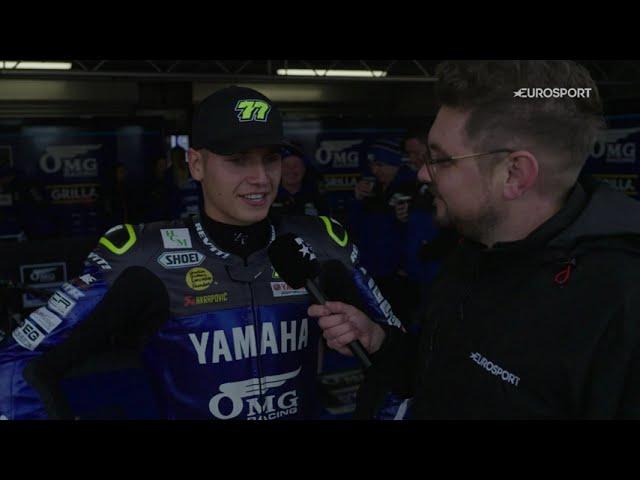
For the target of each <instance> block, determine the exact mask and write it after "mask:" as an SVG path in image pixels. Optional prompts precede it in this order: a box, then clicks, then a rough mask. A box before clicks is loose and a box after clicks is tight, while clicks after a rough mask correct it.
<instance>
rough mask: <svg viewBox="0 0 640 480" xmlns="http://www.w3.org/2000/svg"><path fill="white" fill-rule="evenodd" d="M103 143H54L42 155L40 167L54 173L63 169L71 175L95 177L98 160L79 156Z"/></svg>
mask: <svg viewBox="0 0 640 480" xmlns="http://www.w3.org/2000/svg"><path fill="white" fill-rule="evenodd" d="M100 147H102V145H52V146H49V147H47V150H46V152H45V153H44V154H43V155H42V157H40V169H41V170H42V171H43V172H44V173H48V174H54V173H58V172H59V171H60V170H62V172H63V175H64V176H65V177H67V178H69V177H95V176H97V175H98V161H97V160H96V159H95V158H79V157H81V156H83V155H86V154H87V153H89V152H90V151H92V150H97V149H98V148H100Z"/></svg>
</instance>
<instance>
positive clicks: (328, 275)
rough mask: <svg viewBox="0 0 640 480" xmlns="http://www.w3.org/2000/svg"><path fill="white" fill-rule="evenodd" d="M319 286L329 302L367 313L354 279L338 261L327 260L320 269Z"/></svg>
mask: <svg viewBox="0 0 640 480" xmlns="http://www.w3.org/2000/svg"><path fill="white" fill-rule="evenodd" d="M319 280H320V286H321V287H322V289H323V291H324V293H325V295H326V296H327V298H328V299H329V300H334V301H339V302H343V303H348V304H349V305H353V306H354V307H356V308H357V309H359V310H361V311H363V312H365V313H367V312H368V307H367V306H366V305H365V302H364V300H363V298H362V295H361V294H360V291H359V290H358V287H357V286H356V284H355V278H354V276H353V273H351V272H350V271H349V270H348V269H347V267H346V266H345V264H344V263H342V262H341V261H340V260H327V261H326V262H322V264H321V267H320V277H319Z"/></svg>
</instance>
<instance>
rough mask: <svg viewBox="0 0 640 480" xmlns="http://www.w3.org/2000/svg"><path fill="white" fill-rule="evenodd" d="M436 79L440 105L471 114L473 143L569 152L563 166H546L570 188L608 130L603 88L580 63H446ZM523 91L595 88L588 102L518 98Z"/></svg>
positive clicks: (490, 146) (469, 127)
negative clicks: (604, 119) (603, 110)
mask: <svg viewBox="0 0 640 480" xmlns="http://www.w3.org/2000/svg"><path fill="white" fill-rule="evenodd" d="M436 76H437V78H438V80H437V83H436V98H437V101H438V103H439V104H440V105H442V106H448V107H451V108H458V109H462V110H469V111H471V115H470V117H469V120H468V122H467V125H466V133H467V135H468V137H469V138H470V139H472V140H473V141H475V142H477V144H478V145H479V146H482V147H483V148H489V149H491V148H505V147H509V146H510V145H508V142H510V141H512V142H513V140H514V139H517V141H520V142H531V144H530V145H527V146H528V147H530V146H531V145H533V147H534V149H535V147H536V146H537V147H539V148H544V149H547V150H552V151H555V152H558V153H566V154H567V155H564V156H565V157H566V158H567V160H566V161H565V162H563V163H562V164H561V165H552V166H546V167H545V168H546V169H547V170H548V172H547V173H548V174H551V175H550V176H553V174H558V175H559V176H560V177H563V180H562V181H561V183H562V184H565V186H566V184H567V183H571V184H573V183H574V182H575V179H576V178H577V176H578V173H579V171H580V169H581V168H582V166H583V165H584V162H585V160H586V157H587V155H588V154H589V152H590V151H591V148H592V147H593V144H594V142H595V140H596V137H597V135H598V132H599V131H600V130H601V129H602V128H603V127H604V121H603V118H602V101H601V99H600V95H599V93H598V88H597V86H596V84H595V82H594V80H593V78H592V77H591V75H590V74H589V72H588V71H587V69H586V68H584V67H583V66H581V65H579V64H577V63H576V62H574V61H570V60H509V61H446V62H443V63H441V64H439V65H438V67H437V69H436ZM523 88H526V89H533V88H538V89H553V88H558V89H560V88H565V89H578V88H590V89H591V90H590V95H589V96H588V97H587V98H584V97H583V98H571V97H570V96H564V97H561V98H553V96H551V98H514V97H515V95H514V92H516V91H518V90H520V89H523ZM513 146H515V147H517V146H518V145H513ZM522 147H523V148H524V147H525V146H524V145H523V146H522ZM549 170H551V172H549ZM571 179H573V180H572V181H571Z"/></svg>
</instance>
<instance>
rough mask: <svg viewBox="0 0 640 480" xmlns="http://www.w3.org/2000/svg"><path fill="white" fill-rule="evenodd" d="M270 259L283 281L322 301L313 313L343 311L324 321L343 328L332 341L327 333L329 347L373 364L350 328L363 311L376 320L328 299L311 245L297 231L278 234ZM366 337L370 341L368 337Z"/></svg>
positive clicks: (329, 324)
mask: <svg viewBox="0 0 640 480" xmlns="http://www.w3.org/2000/svg"><path fill="white" fill-rule="evenodd" d="M269 259H270V260H271V264H272V265H273V267H274V268H275V270H276V272H278V274H279V275H280V277H281V278H282V280H284V281H285V282H286V283H287V284H288V285H289V286H290V287H292V288H296V289H297V288H302V287H305V288H306V289H307V291H308V292H309V294H310V295H311V296H312V297H313V298H314V300H315V301H316V302H317V303H319V304H320V305H313V306H311V307H310V308H309V315H311V316H319V317H331V316H334V315H333V313H334V312H333V310H336V312H339V315H340V317H339V318H335V316H334V318H329V319H327V320H326V321H324V320H323V323H324V324H325V325H327V327H328V329H333V328H336V327H339V328H338V330H332V335H335V336H336V338H333V336H332V338H331V340H329V338H327V337H326V336H325V338H327V340H328V343H329V341H330V342H331V344H329V346H330V347H331V348H335V349H336V350H338V348H342V349H343V353H344V352H346V351H347V349H348V350H349V351H351V352H352V353H353V354H354V355H355V356H356V357H358V359H359V360H360V361H361V362H362V364H363V365H364V367H365V368H367V367H369V366H371V361H370V360H369V357H368V355H367V352H366V350H365V349H364V347H363V346H362V344H361V343H360V341H358V338H359V335H357V334H356V333H355V332H351V333H350V331H351V330H353V327H350V325H351V323H350V322H349V319H350V318H354V317H353V315H354V314H355V312H359V313H360V314H361V315H362V316H364V317H365V319H366V321H368V322H370V323H373V322H371V321H370V320H369V319H368V317H366V315H364V313H362V312H360V311H359V310H358V309H356V308H355V307H353V306H350V305H346V304H343V303H341V302H327V299H326V297H325V295H324V294H323V292H322V291H321V290H320V288H319V287H318V285H317V284H316V283H315V281H314V279H315V278H316V277H317V276H318V275H319V273H320V265H319V263H318V260H317V258H316V256H315V254H314V253H313V250H312V249H311V247H310V246H309V245H308V244H307V243H306V242H305V241H304V240H303V239H302V238H300V237H298V236H296V235H294V234H293V233H288V234H286V235H281V236H279V237H277V238H276V239H275V240H274V241H273V243H272V244H271V245H270V246H269ZM314 307H317V308H314ZM346 307H350V308H346ZM311 312H314V313H318V315H314V314H313V313H311ZM349 314H350V316H349ZM356 315H357V314H356ZM341 324H342V326H341ZM320 327H321V328H323V327H322V325H320ZM378 328H380V327H378ZM323 329H324V328H323ZM356 330H357V329H356ZM380 330H382V329H380ZM326 331H328V330H326ZM383 335H384V333H383ZM364 338H365V339H367V340H368V337H367V336H365V337H364ZM349 339H350V340H349ZM347 340H348V341H347ZM336 347H337V348H336ZM339 351H340V350H339Z"/></svg>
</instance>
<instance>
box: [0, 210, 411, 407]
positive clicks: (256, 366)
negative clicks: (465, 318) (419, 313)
mask: <svg viewBox="0 0 640 480" xmlns="http://www.w3.org/2000/svg"><path fill="white" fill-rule="evenodd" d="M269 228H270V232H269V239H268V241H267V244H265V246H264V247H263V248H260V249H258V250H257V251H255V252H253V253H252V254H250V255H249V256H248V257H247V258H246V259H243V258H242V257H240V256H238V255H234V254H231V253H229V252H227V251H224V250H222V249H221V248H220V247H219V245H218V244H216V242H215V239H213V238H210V235H209V233H208V231H207V229H206V228H204V227H203V224H202V222H201V221H200V220H199V219H197V218H196V219H195V220H190V219H188V220H185V221H173V222H158V223H152V224H148V225H138V226H131V225H121V226H118V227H115V228H113V229H112V230H110V231H109V232H107V234H105V236H104V237H102V238H101V239H100V242H99V245H98V246H97V247H96V248H95V249H94V251H93V252H92V253H91V254H89V256H88V257H87V260H86V262H85V269H84V271H83V273H82V275H81V276H80V277H78V278H76V279H74V280H72V281H71V282H69V283H66V284H65V285H63V287H62V288H60V289H59V290H58V291H57V292H56V293H55V294H54V295H53V296H52V297H51V299H50V300H49V302H48V304H47V305H46V306H44V307H42V308H40V309H38V310H36V311H35V312H33V313H32V314H31V315H29V317H28V318H26V319H25V321H24V323H23V324H22V325H21V326H20V327H19V328H17V329H16V330H14V331H13V332H12V335H11V336H9V337H7V338H6V339H5V340H4V342H3V343H2V344H0V415H2V416H4V417H6V418H8V419H38V418H48V417H49V418H66V417H69V416H71V412H70V409H69V407H68V404H67V402H66V400H65V398H64V395H62V393H61V391H60V386H59V383H60V379H61V378H62V377H63V376H64V375H65V373H67V372H68V371H69V369H71V368H73V367H74V366H76V365H78V364H79V363H81V362H82V361H84V360H85V359H86V358H88V357H89V356H90V355H91V354H94V353H96V352H99V351H100V350H102V349H104V348H106V347H107V346H108V345H109V342H111V341H112V340H113V338H125V339H127V341H128V342H129V343H133V344H138V345H139V346H140V349H141V352H142V359H143V364H144V369H145V371H146V372H147V373H148V375H149V378H150V381H151V384H152V387H153V391H154V393H155V397H156V399H157V402H158V404H159V410H160V412H161V415H162V417H163V418H168V419H294V418H313V417H314V416H315V415H316V414H317V406H318V402H317V395H316V391H315V384H316V375H317V370H318V369H317V357H318V355H317V349H318V345H319V343H320V338H321V335H320V330H319V328H318V327H317V325H316V321H315V320H314V319H310V318H307V314H306V311H307V308H308V306H309V305H310V303H311V299H310V297H309V295H308V294H307V292H306V290H304V289H300V290H293V289H291V288H290V287H289V286H288V285H287V284H286V283H284V282H282V281H281V279H280V278H279V276H278V274H277V272H275V271H274V269H273V267H272V266H271V264H270V262H269V259H268V256H267V246H268V244H269V243H270V241H273V239H274V238H275V237H276V235H279V234H284V233H289V232H293V233H296V234H298V235H299V236H300V237H302V238H303V239H304V240H305V241H306V242H307V243H308V244H309V245H310V246H311V247H312V248H313V250H314V252H315V253H316V255H317V256H318V259H319V261H320V262H322V261H324V260H328V259H335V258H337V259H340V260H342V261H343V262H344V263H345V265H347V266H348V268H349V271H350V272H351V274H352V275H353V277H354V283H355V284H356V285H358V289H359V291H360V293H361V295H362V298H363V302H364V303H365V304H366V306H367V310H368V312H367V313H368V314H369V315H370V316H372V318H374V319H375V320H376V321H378V322H382V323H384V324H387V325H393V326H398V327H399V326H400V323H399V321H398V319H397V318H396V317H395V316H394V314H393V312H392V311H391V308H390V305H389V304H388V302H387V301H386V300H385V299H384V298H383V297H382V295H381V294H380V291H379V290H378V288H377V287H376V286H375V284H374V283H373V281H372V280H371V279H370V278H369V276H368V275H367V273H366V272H365V271H364V270H363V269H361V268H360V267H359V264H358V251H357V248H356V247H355V245H353V244H352V243H351V242H350V241H349V239H348V237H347V233H346V232H345V231H344V229H343V228H342V227H341V226H340V225H339V224H338V223H337V222H335V221H333V220H332V219H329V218H327V217H306V216H300V217H283V218H280V219H272V220H271V221H270V225H269Z"/></svg>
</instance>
